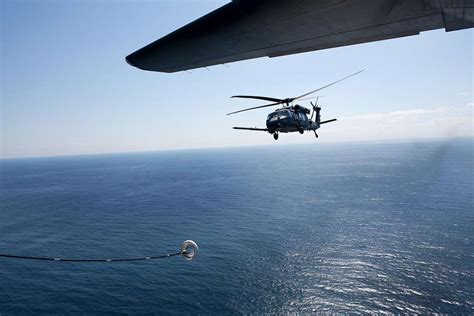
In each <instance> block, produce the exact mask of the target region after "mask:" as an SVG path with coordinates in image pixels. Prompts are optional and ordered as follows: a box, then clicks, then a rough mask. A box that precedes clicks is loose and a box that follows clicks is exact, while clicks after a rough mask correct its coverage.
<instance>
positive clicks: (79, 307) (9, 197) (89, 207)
mask: <svg viewBox="0 0 474 316" xmlns="http://www.w3.org/2000/svg"><path fill="white" fill-rule="evenodd" d="M473 148H474V140H473V139H452V140H437V141H410V142H409V141H405V142H390V143H347V144H346V143H340V144H321V143H318V142H315V143H314V144H310V145H287V146H263V147H248V148H228V149H203V150H189V151H186V150H183V151H163V152H149V153H124V154H104V155H86V156H65V157H51V158H31V159H29V158H28V159H9V160H0V176H1V178H0V179H1V180H0V181H1V182H0V185H1V186H0V253H4V254H16V255H26V256H53V257H69V258H83V257H86V258H104V257H105V258H110V257H112V258H122V257H141V256H151V255H162V254H166V253H173V252H177V251H179V247H180V244H181V242H182V241H184V240H186V239H192V240H194V241H196V242H197V243H198V244H199V257H198V258H197V259H196V260H193V261H187V260H185V259H184V258H182V257H179V256H178V257H170V258H165V259H158V260H149V261H139V262H131V263H130V262H128V263H126V262H111V263H68V262H57V261H28V260H19V259H8V258H0V314H1V315H2V316H5V315H23V314H36V315H38V314H48V315H50V314H88V315H90V314H157V313H160V314H162V313H167V314H182V313H183V314H189V313H193V314H195V313H201V314H235V313H243V314H259V313H292V312H304V313H308V312H342V313H345V312H360V313H384V312H391V313H449V314H461V313H464V314H473V313H474V290H473V284H474V247H473V237H474V235H473V232H474V207H473V204H474V198H473V181H474V171H473V166H474V164H473V162H474V157H473V154H474V149H473Z"/></svg>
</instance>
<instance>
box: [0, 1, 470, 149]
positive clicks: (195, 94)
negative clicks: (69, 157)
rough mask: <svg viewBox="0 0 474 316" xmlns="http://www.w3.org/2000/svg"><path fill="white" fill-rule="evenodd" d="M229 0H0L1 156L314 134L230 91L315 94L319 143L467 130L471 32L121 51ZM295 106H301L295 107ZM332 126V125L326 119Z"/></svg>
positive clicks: (293, 139) (300, 139)
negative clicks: (190, 58) (228, 49)
mask: <svg viewBox="0 0 474 316" xmlns="http://www.w3.org/2000/svg"><path fill="white" fill-rule="evenodd" d="M225 3H226V1H190V2H188V1H105V0H103V1H95V0H94V1H20V0H17V1H9V0H6V1H1V6H2V7H1V14H2V16H1V23H2V25H1V54H2V55H1V108H0V111H1V112H0V114H1V129H0V132H1V156H2V157H3V158H11V157H28V156H49V155H64V154H87V153H103V152H126V151H142V150H162V149H176V148H200V147H227V146H240V145H259V144H262V145H263V144H273V145H276V146H278V145H280V144H286V143H314V142H315V139H314V137H313V136H312V134H305V135H302V136H301V135H299V134H292V135H282V137H280V140H279V141H278V142H275V141H274V140H273V138H272V137H271V136H270V135H268V134H266V133H251V132H245V131H235V130H232V129H231V127H232V126H263V127H264V126H265V118H266V115H267V113H268V112H269V110H268V109H264V110H257V111H253V112H246V113H242V114H239V115H234V116H225V114H226V113H228V112H230V111H233V110H237V109H240V108H245V107H249V106H254V105H259V104H258V102H255V101H252V100H237V99H230V98H229V97H230V96H231V95H234V94H259V95H268V96H275V97H282V98H283V97H291V96H295V95H300V94H302V93H305V92H307V91H309V90H313V89H315V88H317V87H320V86H323V85H325V84H327V83H329V82H331V81H334V80H337V79H339V78H341V77H344V76H346V75H348V74H350V73H353V72H355V71H357V70H359V69H366V71H365V72H364V73H362V74H360V75H358V76H356V77H354V78H351V79H349V80H347V81H344V82H342V83H340V84H338V85H335V86H333V87H330V88H328V89H327V90H325V91H324V92H323V94H324V95H325V97H324V98H323V99H322V100H321V101H322V105H323V112H322V115H323V119H329V118H333V117H337V118H339V119H340V120H339V121H338V122H336V123H332V124H328V125H327V126H325V127H324V128H322V129H321V130H320V132H319V134H320V138H319V139H318V142H332V141H348V140H349V141H352V140H385V139H386V140H390V139H399V138H438V137H458V136H472V135H473V125H472V124H473V117H472V110H473V106H472V105H473V104H472V90H473V89H472V72H473V57H472V56H473V55H472V43H473V31H472V29H471V30H463V31H457V32H449V33H447V32H445V31H444V30H436V31H430V32H424V33H422V34H421V35H419V36H412V37H406V38H401V39H395V40H388V41H381V42H375V43H368V44H362V45H355V46H349V47H342V48H336V49H329V50H324V51H318V52H310V53H305V54H298V55H291V56H285V57H279V58H273V59H270V58H260V59H254V60H249V61H243V62H238V63H232V64H229V65H228V67H225V66H215V67H210V68H209V70H206V69H197V70H193V71H191V72H190V73H186V72H180V73H175V74H164V73H154V72H145V71H141V70H138V69H136V68H133V67H131V66H129V65H128V64H126V63H125V56H126V55H128V54H129V53H131V52H133V51H135V50H136V49H138V48H140V47H142V46H144V45H146V44H148V43H149V42H151V41H154V40H156V39H158V38H159V37H161V36H163V35H166V34H167V33H169V32H170V31H173V30H174V29H176V28H178V27H180V26H182V25H184V24H186V23H188V22H190V21H192V20H194V19H196V18H198V17H200V16H202V15H203V14H205V13H207V12H209V11H211V10H213V9H215V8H217V7H219V6H221V5H223V4H225ZM303 105H304V103H303ZM329 125H331V126H329Z"/></svg>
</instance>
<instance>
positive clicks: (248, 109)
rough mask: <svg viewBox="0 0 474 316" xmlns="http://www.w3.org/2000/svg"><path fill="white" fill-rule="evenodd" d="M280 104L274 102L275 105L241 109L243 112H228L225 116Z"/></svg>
mask: <svg viewBox="0 0 474 316" xmlns="http://www.w3.org/2000/svg"><path fill="white" fill-rule="evenodd" d="M281 103H282V102H275V103H270V104H265V105H260V106H255V107H253V108H247V109H243V110H239V111H235V112H230V113H227V114H226V115H232V114H236V113H240V112H245V111H250V110H255V109H260V108H266V107H267V106H274V105H278V104H281Z"/></svg>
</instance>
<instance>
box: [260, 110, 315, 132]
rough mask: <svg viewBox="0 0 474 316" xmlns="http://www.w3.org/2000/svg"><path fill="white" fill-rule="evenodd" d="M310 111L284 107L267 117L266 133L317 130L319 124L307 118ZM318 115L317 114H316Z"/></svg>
mask: <svg viewBox="0 0 474 316" xmlns="http://www.w3.org/2000/svg"><path fill="white" fill-rule="evenodd" d="M309 113H310V110H309V109H307V108H305V107H303V106H301V105H294V106H286V107H283V108H281V109H278V110H276V111H274V112H272V113H270V114H269V115H268V117H267V121H266V125H267V129H268V132H269V133H271V134H273V133H291V132H300V133H303V131H305V130H313V131H314V130H317V129H318V128H319V124H318V123H317V121H316V122H313V121H312V120H310V119H309V118H308V114H309ZM318 114H319V113H318Z"/></svg>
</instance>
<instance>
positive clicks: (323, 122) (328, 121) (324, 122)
mask: <svg viewBox="0 0 474 316" xmlns="http://www.w3.org/2000/svg"><path fill="white" fill-rule="evenodd" d="M334 121H337V119H332V120H327V121H322V122H319V125H321V124H326V123H331V122H334Z"/></svg>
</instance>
